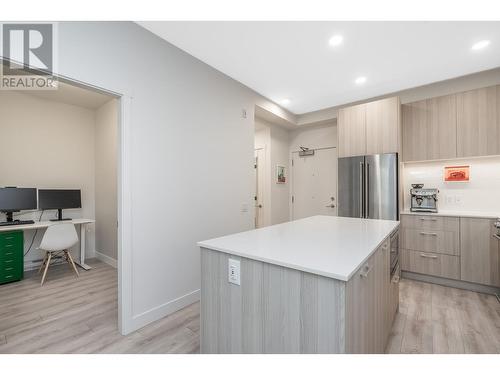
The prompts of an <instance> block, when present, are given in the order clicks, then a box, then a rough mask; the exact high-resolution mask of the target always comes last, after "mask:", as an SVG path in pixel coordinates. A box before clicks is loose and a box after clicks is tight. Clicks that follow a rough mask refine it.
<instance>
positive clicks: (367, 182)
mask: <svg viewBox="0 0 500 375" xmlns="http://www.w3.org/2000/svg"><path fill="white" fill-rule="evenodd" d="M365 179H366V187H365V197H366V202H365V205H366V217H367V218H369V217H370V164H368V163H366V177H365Z"/></svg>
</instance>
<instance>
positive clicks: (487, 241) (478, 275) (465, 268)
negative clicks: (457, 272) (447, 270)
mask: <svg viewBox="0 0 500 375" xmlns="http://www.w3.org/2000/svg"><path fill="white" fill-rule="evenodd" d="M493 223H494V220H488V219H475V218H474V219H472V218H460V255H461V256H460V264H461V279H462V280H464V281H470V282H473V283H478V284H485V285H493V286H500V275H499V271H500V270H499V261H500V259H499V242H500V241H499V240H498V239H497V238H495V237H494V236H493V235H494V234H495V228H494V226H493Z"/></svg>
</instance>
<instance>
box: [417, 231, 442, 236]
mask: <svg viewBox="0 0 500 375" xmlns="http://www.w3.org/2000/svg"><path fill="white" fill-rule="evenodd" d="M420 234H421V235H422V236H437V235H438V234H437V233H430V232H420Z"/></svg>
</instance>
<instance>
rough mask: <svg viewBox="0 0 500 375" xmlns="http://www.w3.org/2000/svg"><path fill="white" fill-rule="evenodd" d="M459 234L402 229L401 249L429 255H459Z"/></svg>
mask: <svg viewBox="0 0 500 375" xmlns="http://www.w3.org/2000/svg"><path fill="white" fill-rule="evenodd" d="M459 237H460V236H459V232H454V231H442V230H425V229H408V228H406V229H403V239H402V246H401V247H402V248H404V249H408V250H418V251H424V252H431V253H439V254H449V255H459V252H460V245H459V244H460V242H459V241H460V239H459Z"/></svg>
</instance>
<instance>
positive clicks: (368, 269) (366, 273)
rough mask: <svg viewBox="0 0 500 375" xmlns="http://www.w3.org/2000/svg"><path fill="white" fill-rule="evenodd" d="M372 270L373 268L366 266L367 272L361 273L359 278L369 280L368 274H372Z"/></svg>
mask: <svg viewBox="0 0 500 375" xmlns="http://www.w3.org/2000/svg"><path fill="white" fill-rule="evenodd" d="M372 268H373V267H372V266H366V267H365V269H366V271H365V272H361V273H360V274H359V276H360V277H364V278H367V277H368V274H369V273H370V272H371V270H372Z"/></svg>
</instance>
